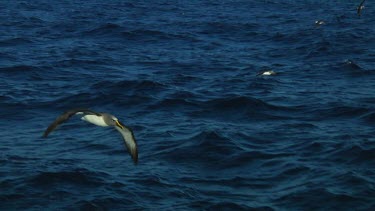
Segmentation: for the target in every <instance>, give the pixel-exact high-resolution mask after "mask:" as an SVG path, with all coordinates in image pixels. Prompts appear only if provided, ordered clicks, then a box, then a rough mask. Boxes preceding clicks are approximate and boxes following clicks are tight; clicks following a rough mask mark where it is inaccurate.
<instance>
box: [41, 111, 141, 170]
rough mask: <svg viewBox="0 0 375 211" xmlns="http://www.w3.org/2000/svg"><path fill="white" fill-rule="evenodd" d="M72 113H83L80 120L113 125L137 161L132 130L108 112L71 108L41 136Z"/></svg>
mask: <svg viewBox="0 0 375 211" xmlns="http://www.w3.org/2000/svg"><path fill="white" fill-rule="evenodd" d="M74 114H79V115H83V116H82V118H81V119H82V120H84V121H86V122H90V123H92V124H94V125H97V126H102V127H107V126H113V127H115V128H116V130H117V131H119V132H120V133H121V135H122V137H123V139H124V141H125V145H126V147H127V148H128V151H129V153H130V155H131V157H132V158H133V161H134V163H135V164H137V162H138V149H137V142H136V141H135V138H134V134H133V131H132V130H131V129H130V128H128V127H126V126H125V125H124V124H122V123H121V122H120V121H119V120H118V119H117V118H116V117H115V116H113V115H111V114H108V113H99V112H95V111H92V110H89V109H72V110H69V111H67V112H65V113H63V114H62V115H61V116H59V117H57V118H56V120H55V121H54V122H52V123H51V124H50V125H49V126H48V128H47V129H46V131H44V134H43V137H44V138H46V137H47V136H48V134H49V133H50V132H52V131H53V130H54V129H55V128H56V127H57V126H58V125H59V124H61V123H63V122H65V121H66V120H68V119H69V118H70V117H71V116H73V115H74Z"/></svg>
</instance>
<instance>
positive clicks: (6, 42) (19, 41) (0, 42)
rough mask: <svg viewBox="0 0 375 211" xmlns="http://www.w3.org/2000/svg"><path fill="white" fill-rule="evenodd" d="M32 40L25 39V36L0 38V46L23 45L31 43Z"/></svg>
mask: <svg viewBox="0 0 375 211" xmlns="http://www.w3.org/2000/svg"><path fill="white" fill-rule="evenodd" d="M31 43H33V41H31V40H29V39H26V38H21V37H18V38H10V39H5V40H0V47H8V46H17V45H25V44H31Z"/></svg>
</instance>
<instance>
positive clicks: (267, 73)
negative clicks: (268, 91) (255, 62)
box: [257, 70, 276, 76]
mask: <svg viewBox="0 0 375 211" xmlns="http://www.w3.org/2000/svg"><path fill="white" fill-rule="evenodd" d="M257 75H258V76H259V75H276V72H275V71H273V70H264V71H261V72H259V73H258V74H257Z"/></svg>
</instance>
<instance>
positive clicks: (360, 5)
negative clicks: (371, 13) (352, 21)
mask: <svg viewBox="0 0 375 211" xmlns="http://www.w3.org/2000/svg"><path fill="white" fill-rule="evenodd" d="M365 1H366V0H362V2H361V3H360V4H359V6H358V7H357V14H358V16H359V17H361V12H362V10H363V8H365V6H364V5H363V4H364V3H365Z"/></svg>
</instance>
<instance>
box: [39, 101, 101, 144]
mask: <svg viewBox="0 0 375 211" xmlns="http://www.w3.org/2000/svg"><path fill="white" fill-rule="evenodd" d="M74 114H94V115H97V116H101V114H100V113H97V112H95V111H91V110H89V109H81V108H77V109H72V110H69V111H66V112H65V113H63V114H61V115H60V116H59V117H57V118H56V120H55V121H54V122H52V123H51V124H50V125H49V126H48V128H47V129H46V130H45V131H44V134H43V137H44V138H46V137H47V136H48V134H49V133H50V132H52V131H53V130H54V129H55V128H56V127H57V126H58V125H59V124H61V123H63V122H65V121H66V120H68V119H69V118H70V117H71V116H73V115H74Z"/></svg>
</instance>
